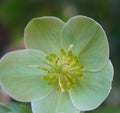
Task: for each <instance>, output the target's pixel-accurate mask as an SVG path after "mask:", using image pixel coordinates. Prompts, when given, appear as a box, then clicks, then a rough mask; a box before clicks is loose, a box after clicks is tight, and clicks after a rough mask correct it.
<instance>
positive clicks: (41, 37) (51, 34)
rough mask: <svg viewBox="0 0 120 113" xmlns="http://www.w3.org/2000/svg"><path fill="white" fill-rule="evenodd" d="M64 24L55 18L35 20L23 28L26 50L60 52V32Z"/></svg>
mask: <svg viewBox="0 0 120 113" xmlns="http://www.w3.org/2000/svg"><path fill="white" fill-rule="evenodd" d="M63 25H64V23H63V22H62V21H61V20H60V19H58V18H56V17H40V18H35V19H33V20H31V21H30V23H28V25H27V27H26V28H25V34H24V37H25V44H26V47H27V48H34V49H39V50H41V51H43V52H45V53H51V52H52V53H53V52H57V51H60V36H59V35H60V31H61V29H62V27H63Z"/></svg>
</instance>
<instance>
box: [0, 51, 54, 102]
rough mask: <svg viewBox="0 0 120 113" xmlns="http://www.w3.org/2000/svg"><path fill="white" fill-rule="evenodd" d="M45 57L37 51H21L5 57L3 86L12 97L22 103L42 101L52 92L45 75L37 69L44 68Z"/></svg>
mask: <svg viewBox="0 0 120 113" xmlns="http://www.w3.org/2000/svg"><path fill="white" fill-rule="evenodd" d="M43 57H44V55H43V54H42V53H41V52H40V51H36V50H30V49H26V50H19V51H15V52H11V53H9V54H7V55H5V56H4V57H3V58H2V59H1V61H0V76H1V84H2V86H3V87H4V88H5V90H6V91H7V92H8V93H9V95H10V96H12V97H13V98H15V99H16V100H20V101H31V100H34V99H38V98H39V99H40V98H43V97H45V96H46V95H48V94H49V92H50V91H51V90H52V87H51V86H48V85H47V81H45V80H42V78H41V76H42V75H44V74H45V72H43V71H42V70H40V69H39V68H37V67H33V68H30V66H44V58H43Z"/></svg>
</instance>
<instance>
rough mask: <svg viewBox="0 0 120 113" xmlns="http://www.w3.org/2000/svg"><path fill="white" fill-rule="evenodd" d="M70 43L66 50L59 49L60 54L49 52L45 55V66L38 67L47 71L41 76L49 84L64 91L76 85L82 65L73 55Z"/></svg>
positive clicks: (80, 74)
mask: <svg viewBox="0 0 120 113" xmlns="http://www.w3.org/2000/svg"><path fill="white" fill-rule="evenodd" d="M71 48H72V45H70V47H69V49H68V51H67V52H66V51H65V50H64V49H63V48H62V49H61V56H57V55H56V54H54V53H51V54H49V55H47V56H46V60H47V65H48V66H47V67H40V68H41V69H42V70H44V71H47V75H44V76H43V80H47V81H48V84H49V85H55V84H56V85H57V88H56V89H57V90H58V91H61V92H62V93H64V92H65V91H68V90H70V88H71V87H74V86H76V80H77V79H78V77H82V76H83V74H82V73H80V70H82V69H83V68H84V67H83V66H79V65H78V57H77V56H75V55H73V53H72V51H71Z"/></svg>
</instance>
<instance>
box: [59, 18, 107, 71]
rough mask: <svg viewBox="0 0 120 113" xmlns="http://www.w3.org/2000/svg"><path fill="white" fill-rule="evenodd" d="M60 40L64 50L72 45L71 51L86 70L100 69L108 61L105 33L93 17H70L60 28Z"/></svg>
mask: <svg viewBox="0 0 120 113" xmlns="http://www.w3.org/2000/svg"><path fill="white" fill-rule="evenodd" d="M61 42H62V46H63V48H65V49H66V50H67V49H68V48H69V47H70V45H71V44H72V45H73V48H72V50H73V53H74V54H76V55H77V56H78V57H79V63H80V65H82V66H84V67H85V69H86V70H92V71H93V70H94V71H96V70H100V69H101V68H103V67H104V66H105V64H106V63H107V62H108V56H109V47H108V41H107V37H106V34H105V32H104V30H103V29H102V27H101V26H100V25H99V24H98V23H97V22H96V21H94V20H93V19H90V18H88V17H85V16H76V17H73V18H71V19H70V20H69V21H68V22H67V23H66V24H65V26H64V28H63V29H62V32H61Z"/></svg>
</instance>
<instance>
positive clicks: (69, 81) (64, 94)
mask: <svg viewBox="0 0 120 113" xmlns="http://www.w3.org/2000/svg"><path fill="white" fill-rule="evenodd" d="M24 38H25V45H26V49H24V50H18V51H14V52H11V53H8V54H7V55H5V56H4V57H3V58H2V59H1V61H0V81H1V85H2V86H3V88H4V89H6V91H7V92H8V94H9V95H10V96H11V97H13V98H14V99H16V100H18V101H22V102H31V106H32V111H33V113H78V112H80V111H86V110H92V109H94V108H96V107H98V106H99V105H100V104H101V103H102V102H103V101H104V100H105V98H106V97H107V96H108V94H109V92H110V89H111V84H112V79H113V67H112V64H111V62H110V60H109V47H108V41H107V37H106V34H105V32H104V30H103V29H102V27H101V26H100V25H99V24H98V23H97V22H96V21H94V20H93V19H91V18H88V17H85V16H75V17H72V18H71V19H70V20H68V22H66V23H64V22H63V21H61V20H60V19H58V18H56V17H40V18H35V19H33V20H32V21H30V23H29V24H28V25H27V27H26V28H25V34H24Z"/></svg>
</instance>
